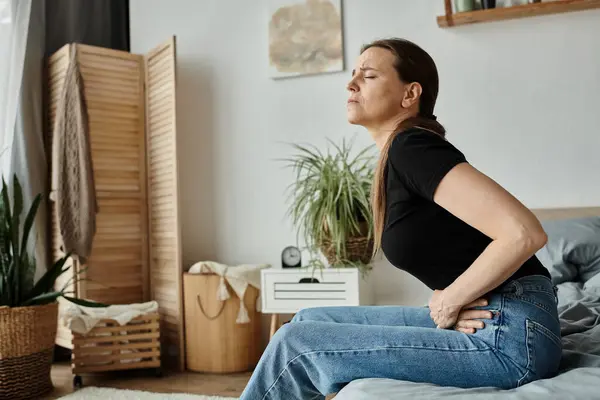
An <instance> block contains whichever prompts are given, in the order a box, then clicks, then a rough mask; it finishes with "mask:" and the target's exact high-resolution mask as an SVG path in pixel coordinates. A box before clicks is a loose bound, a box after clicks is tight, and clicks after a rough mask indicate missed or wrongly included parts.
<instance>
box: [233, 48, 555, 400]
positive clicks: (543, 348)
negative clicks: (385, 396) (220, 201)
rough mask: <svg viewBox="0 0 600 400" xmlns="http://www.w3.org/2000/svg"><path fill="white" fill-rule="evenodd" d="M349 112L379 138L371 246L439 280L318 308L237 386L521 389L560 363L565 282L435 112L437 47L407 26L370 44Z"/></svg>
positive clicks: (293, 394)
mask: <svg viewBox="0 0 600 400" xmlns="http://www.w3.org/2000/svg"><path fill="white" fill-rule="evenodd" d="M348 91H349V92H350V95H349V100H348V119H349V121H350V123H352V124H357V125H361V126H364V127H365V128H366V129H367V130H368V131H369V133H370V134H371V136H372V137H373V140H374V141H375V143H376V144H377V146H378V147H379V149H380V150H381V155H380V160H379V164H378V167H377V170H376V173H375V182H374V185H373V195H372V207H373V213H374V228H375V229H374V232H375V252H378V251H379V250H382V251H383V253H384V254H385V256H386V257H387V259H388V260H389V261H390V262H391V263H392V264H393V265H394V266H396V267H397V268H401V269H403V270H405V271H407V272H409V273H410V274H412V275H414V276H415V277H417V278H418V279H419V280H421V281H422V282H423V283H425V284H426V285H427V286H429V287H430V288H431V289H433V290H434V292H433V295H432V297H431V299H430V301H429V306H428V307H397V306H371V307H320V308H308V309H304V310H302V311H300V312H299V313H297V314H296V315H295V316H294V318H293V319H292V321H291V323H289V324H285V325H284V326H282V327H281V329H279V330H278V331H277V333H276V334H275V336H274V337H273V339H272V340H271V342H270V343H269V345H268V347H267V349H266V350H265V352H264V354H263V356H262V358H261V360H260V362H259V363H258V365H257V367H256V369H255V371H254V373H253V375H252V377H251V379H250V381H249V383H248V386H247V387H246V389H245V391H244V393H243V394H242V397H241V399H252V400H259V399H282V400H287V399H322V398H324V395H326V394H329V393H334V392H338V391H339V390H340V389H341V388H342V387H343V386H344V385H346V384H347V383H349V382H350V381H352V380H355V379H360V378H374V377H377V378H391V379H399V380H406V381H413V382H428V383H433V384H438V385H443V386H457V387H463V388H468V387H480V386H495V387H500V388H506V389H508V388H514V387H518V386H521V385H524V384H526V383H528V382H531V381H532V380H535V379H540V378H549V377H552V376H554V375H555V374H556V372H557V369H558V365H559V361H560V357H561V351H562V348H561V341H560V325H559V320H558V315H557V314H558V313H557V307H556V301H557V299H556V287H555V286H553V285H552V282H551V280H550V275H549V273H548V271H547V270H546V269H545V268H544V267H543V266H542V264H541V263H540V262H539V261H538V260H537V258H536V257H535V253H536V251H537V250H539V249H540V248H541V247H542V246H543V245H544V244H545V243H546V235H545V233H544V231H543V229H542V228H541V226H540V224H539V222H538V220H537V219H536V218H535V216H534V215H533V214H532V213H531V212H530V211H529V210H528V209H527V208H526V207H524V206H523V205H522V204H521V203H520V202H519V201H517V200H516V199H515V198H514V197H512V196H511V195H510V194H509V193H507V192H506V191H505V190H504V189H503V188H502V187H500V186H498V185H497V184H496V183H495V182H494V181H493V180H491V179H489V178H488V177H486V176H485V175H484V174H482V173H480V172H479V171H477V170H476V169H475V168H473V167H472V166H471V165H470V164H469V163H468V162H467V161H466V159H465V157H464V155H463V154H462V153H461V152H460V151H459V150H458V149H457V148H456V147H454V146H453V145H452V144H450V143H449V142H448V141H447V140H446V139H445V131H444V128H443V127H442V126H441V125H440V124H439V123H438V122H437V121H436V117H435V116H434V114H433V111H434V106H435V102H436V98H437V94H438V74H437V69H436V66H435V63H434V62H433V60H432V59H431V57H430V56H429V55H428V54H427V53H426V52H425V51H424V50H422V49H421V48H420V47H418V46H417V45H415V44H413V43H411V42H409V41H406V40H402V39H389V40H380V41H376V42H374V43H371V44H370V45H367V46H365V47H364V48H363V49H362V51H361V55H360V57H359V58H358V61H357V64H356V68H355V69H354V71H353V73H352V79H351V80H350V82H349V83H348Z"/></svg>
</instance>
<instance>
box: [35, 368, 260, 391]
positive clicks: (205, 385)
mask: <svg viewBox="0 0 600 400" xmlns="http://www.w3.org/2000/svg"><path fill="white" fill-rule="evenodd" d="M250 375H251V372H246V373H239V374H228V375H215V374H202V373H194V372H184V373H168V372H165V374H164V376H162V377H160V378H156V377H155V376H154V373H153V371H146V370H137V371H136V370H132V371H121V372H114V373H113V372H109V373H102V374H93V375H92V374H90V375H85V376H83V385H84V387H85V386H101V387H112V388H118V389H131V390H145V391H148V392H155V393H175V392H177V393H191V394H203V395H209V396H224V397H238V396H239V395H240V394H242V391H243V390H244V388H245V387H246V384H247V383H248V380H249V379H250ZM52 382H53V384H54V387H55V388H54V391H53V392H52V393H51V394H50V395H49V396H47V397H44V400H51V399H52V400H54V399H58V398H59V397H61V396H66V395H67V394H69V393H72V392H73V375H72V374H71V368H70V365H69V363H68V362H59V363H55V364H54V366H53V367H52Z"/></svg>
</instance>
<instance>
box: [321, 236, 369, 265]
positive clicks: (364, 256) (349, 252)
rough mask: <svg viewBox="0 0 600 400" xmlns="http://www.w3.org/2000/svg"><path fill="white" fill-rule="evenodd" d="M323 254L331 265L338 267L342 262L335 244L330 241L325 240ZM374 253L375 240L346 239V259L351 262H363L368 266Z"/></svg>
mask: <svg viewBox="0 0 600 400" xmlns="http://www.w3.org/2000/svg"><path fill="white" fill-rule="evenodd" d="M320 247H321V252H323V255H324V256H325V258H326V259H327V261H328V262H329V264H330V265H336V264H338V263H339V262H340V260H339V259H338V254H337V252H336V251H335V244H334V243H332V242H331V241H330V240H329V239H324V240H323V243H321V246H320ZM372 252H373V239H372V238H371V239H367V237H366V236H351V237H349V238H348V239H346V258H347V259H348V260H349V261H354V262H358V261H360V262H362V263H363V264H368V263H369V262H370V261H371V256H372Z"/></svg>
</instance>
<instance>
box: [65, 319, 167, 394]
mask: <svg viewBox="0 0 600 400" xmlns="http://www.w3.org/2000/svg"><path fill="white" fill-rule="evenodd" d="M159 319H160V317H159V314H158V313H152V314H147V315H142V316H139V317H137V318H134V319H132V320H131V321H130V322H129V323H127V324H126V325H119V323H118V322H117V321H115V320H112V319H105V320H102V321H100V322H99V323H98V324H97V325H96V326H95V327H94V328H93V329H92V330H91V331H90V332H88V333H87V334H85V335H82V334H79V333H76V332H73V352H72V356H71V370H72V372H73V374H74V375H75V379H74V381H73V383H74V385H75V386H81V384H82V381H81V377H80V376H79V375H80V374H82V373H86V372H105V371H116V370H125V369H136V368H154V369H155V370H156V372H157V374H160V367H161V360H160V324H159Z"/></svg>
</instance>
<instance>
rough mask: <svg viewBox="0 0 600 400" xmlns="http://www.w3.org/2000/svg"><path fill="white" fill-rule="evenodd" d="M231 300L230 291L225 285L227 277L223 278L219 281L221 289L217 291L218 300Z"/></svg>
mask: <svg viewBox="0 0 600 400" xmlns="http://www.w3.org/2000/svg"><path fill="white" fill-rule="evenodd" d="M228 298H229V291H228V290H227V285H225V277H223V276H222V277H221V279H220V281H219V289H218V290H217V300H220V301H225V300H227V299H228Z"/></svg>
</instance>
